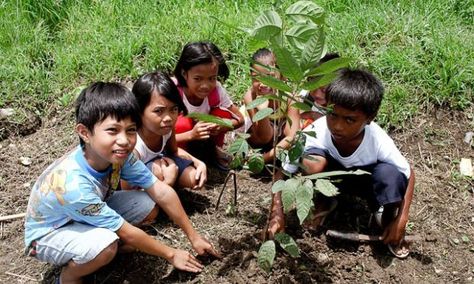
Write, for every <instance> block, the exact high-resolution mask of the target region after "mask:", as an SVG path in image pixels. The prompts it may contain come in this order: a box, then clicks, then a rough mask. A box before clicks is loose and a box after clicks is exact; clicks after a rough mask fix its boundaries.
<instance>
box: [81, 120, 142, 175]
mask: <svg viewBox="0 0 474 284" xmlns="http://www.w3.org/2000/svg"><path fill="white" fill-rule="evenodd" d="M76 131H77V132H78V133H79V135H80V136H81V138H82V139H83V140H84V142H85V148H84V156H85V158H86V160H87V162H88V163H89V165H90V166H91V167H92V168H94V169H95V170H97V171H102V170H105V169H107V167H109V166H110V165H111V164H122V163H124V162H125V160H126V159H127V157H128V155H129V154H130V153H131V152H132V151H133V148H134V147H135V143H136V141H137V127H136V124H135V122H133V121H132V120H131V118H129V117H128V118H125V119H122V120H121V121H117V120H116V119H115V118H112V117H110V116H109V117H107V118H106V119H105V120H104V121H102V122H98V123H97V124H96V125H95V126H94V131H93V132H91V131H89V130H88V129H87V128H86V127H85V126H84V125H82V124H78V125H77V126H76Z"/></svg>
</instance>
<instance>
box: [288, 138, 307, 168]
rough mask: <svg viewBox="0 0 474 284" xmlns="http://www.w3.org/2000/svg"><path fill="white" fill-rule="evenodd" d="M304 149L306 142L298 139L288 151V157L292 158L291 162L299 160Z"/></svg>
mask: <svg viewBox="0 0 474 284" xmlns="http://www.w3.org/2000/svg"><path fill="white" fill-rule="evenodd" d="M303 151H304V144H303V143H301V141H296V142H295V143H294V144H293V145H292V147H291V148H290V150H289V151H288V158H289V159H290V163H293V162H295V161H299V159H300V157H301V156H302V155H303Z"/></svg>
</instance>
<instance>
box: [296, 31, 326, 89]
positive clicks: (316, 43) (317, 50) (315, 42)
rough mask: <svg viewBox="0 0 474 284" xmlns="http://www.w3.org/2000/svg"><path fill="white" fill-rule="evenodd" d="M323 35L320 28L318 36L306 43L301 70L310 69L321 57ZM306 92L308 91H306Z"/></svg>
mask: <svg viewBox="0 0 474 284" xmlns="http://www.w3.org/2000/svg"><path fill="white" fill-rule="evenodd" d="M324 41H325V35H324V30H323V29H322V28H321V29H320V30H319V34H315V35H313V36H312V37H311V38H310V39H309V40H308V42H306V44H305V46H304V49H303V55H302V56H301V63H300V64H301V67H302V68H303V70H305V69H308V68H310V67H311V66H314V65H316V64H317V63H319V60H320V59H321V56H322V54H323V51H324ZM306 90H308V89H306Z"/></svg>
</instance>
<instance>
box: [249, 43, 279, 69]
mask: <svg viewBox="0 0 474 284" xmlns="http://www.w3.org/2000/svg"><path fill="white" fill-rule="evenodd" d="M267 56H274V55H273V52H272V51H271V50H270V49H268V48H266V47H264V48H260V49H258V50H257V51H255V52H254V54H252V61H251V62H250V67H252V66H253V65H254V64H255V62H258V60H259V59H260V58H265V57H267Z"/></svg>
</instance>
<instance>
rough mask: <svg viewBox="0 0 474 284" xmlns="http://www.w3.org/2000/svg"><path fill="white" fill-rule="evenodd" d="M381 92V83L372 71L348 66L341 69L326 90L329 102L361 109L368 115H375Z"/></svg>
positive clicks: (348, 107) (351, 108)
mask: <svg viewBox="0 0 474 284" xmlns="http://www.w3.org/2000/svg"><path fill="white" fill-rule="evenodd" d="M383 93H384V88H383V85H382V83H381V82H380V80H379V79H377V77H375V76H374V75H373V74H372V73H370V72H368V71H366V70H361V69H349V68H344V69H341V70H340V71H339V74H338V77H337V78H336V79H335V80H334V81H333V82H332V83H331V84H329V86H328V88H327V90H326V95H327V100H328V102H329V104H336V105H340V106H342V107H344V108H347V109H350V110H361V111H363V112H364V113H365V114H366V115H367V116H369V117H375V116H376V115H377V112H378V111H379V108H380V104H381V103H382V98H383Z"/></svg>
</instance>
